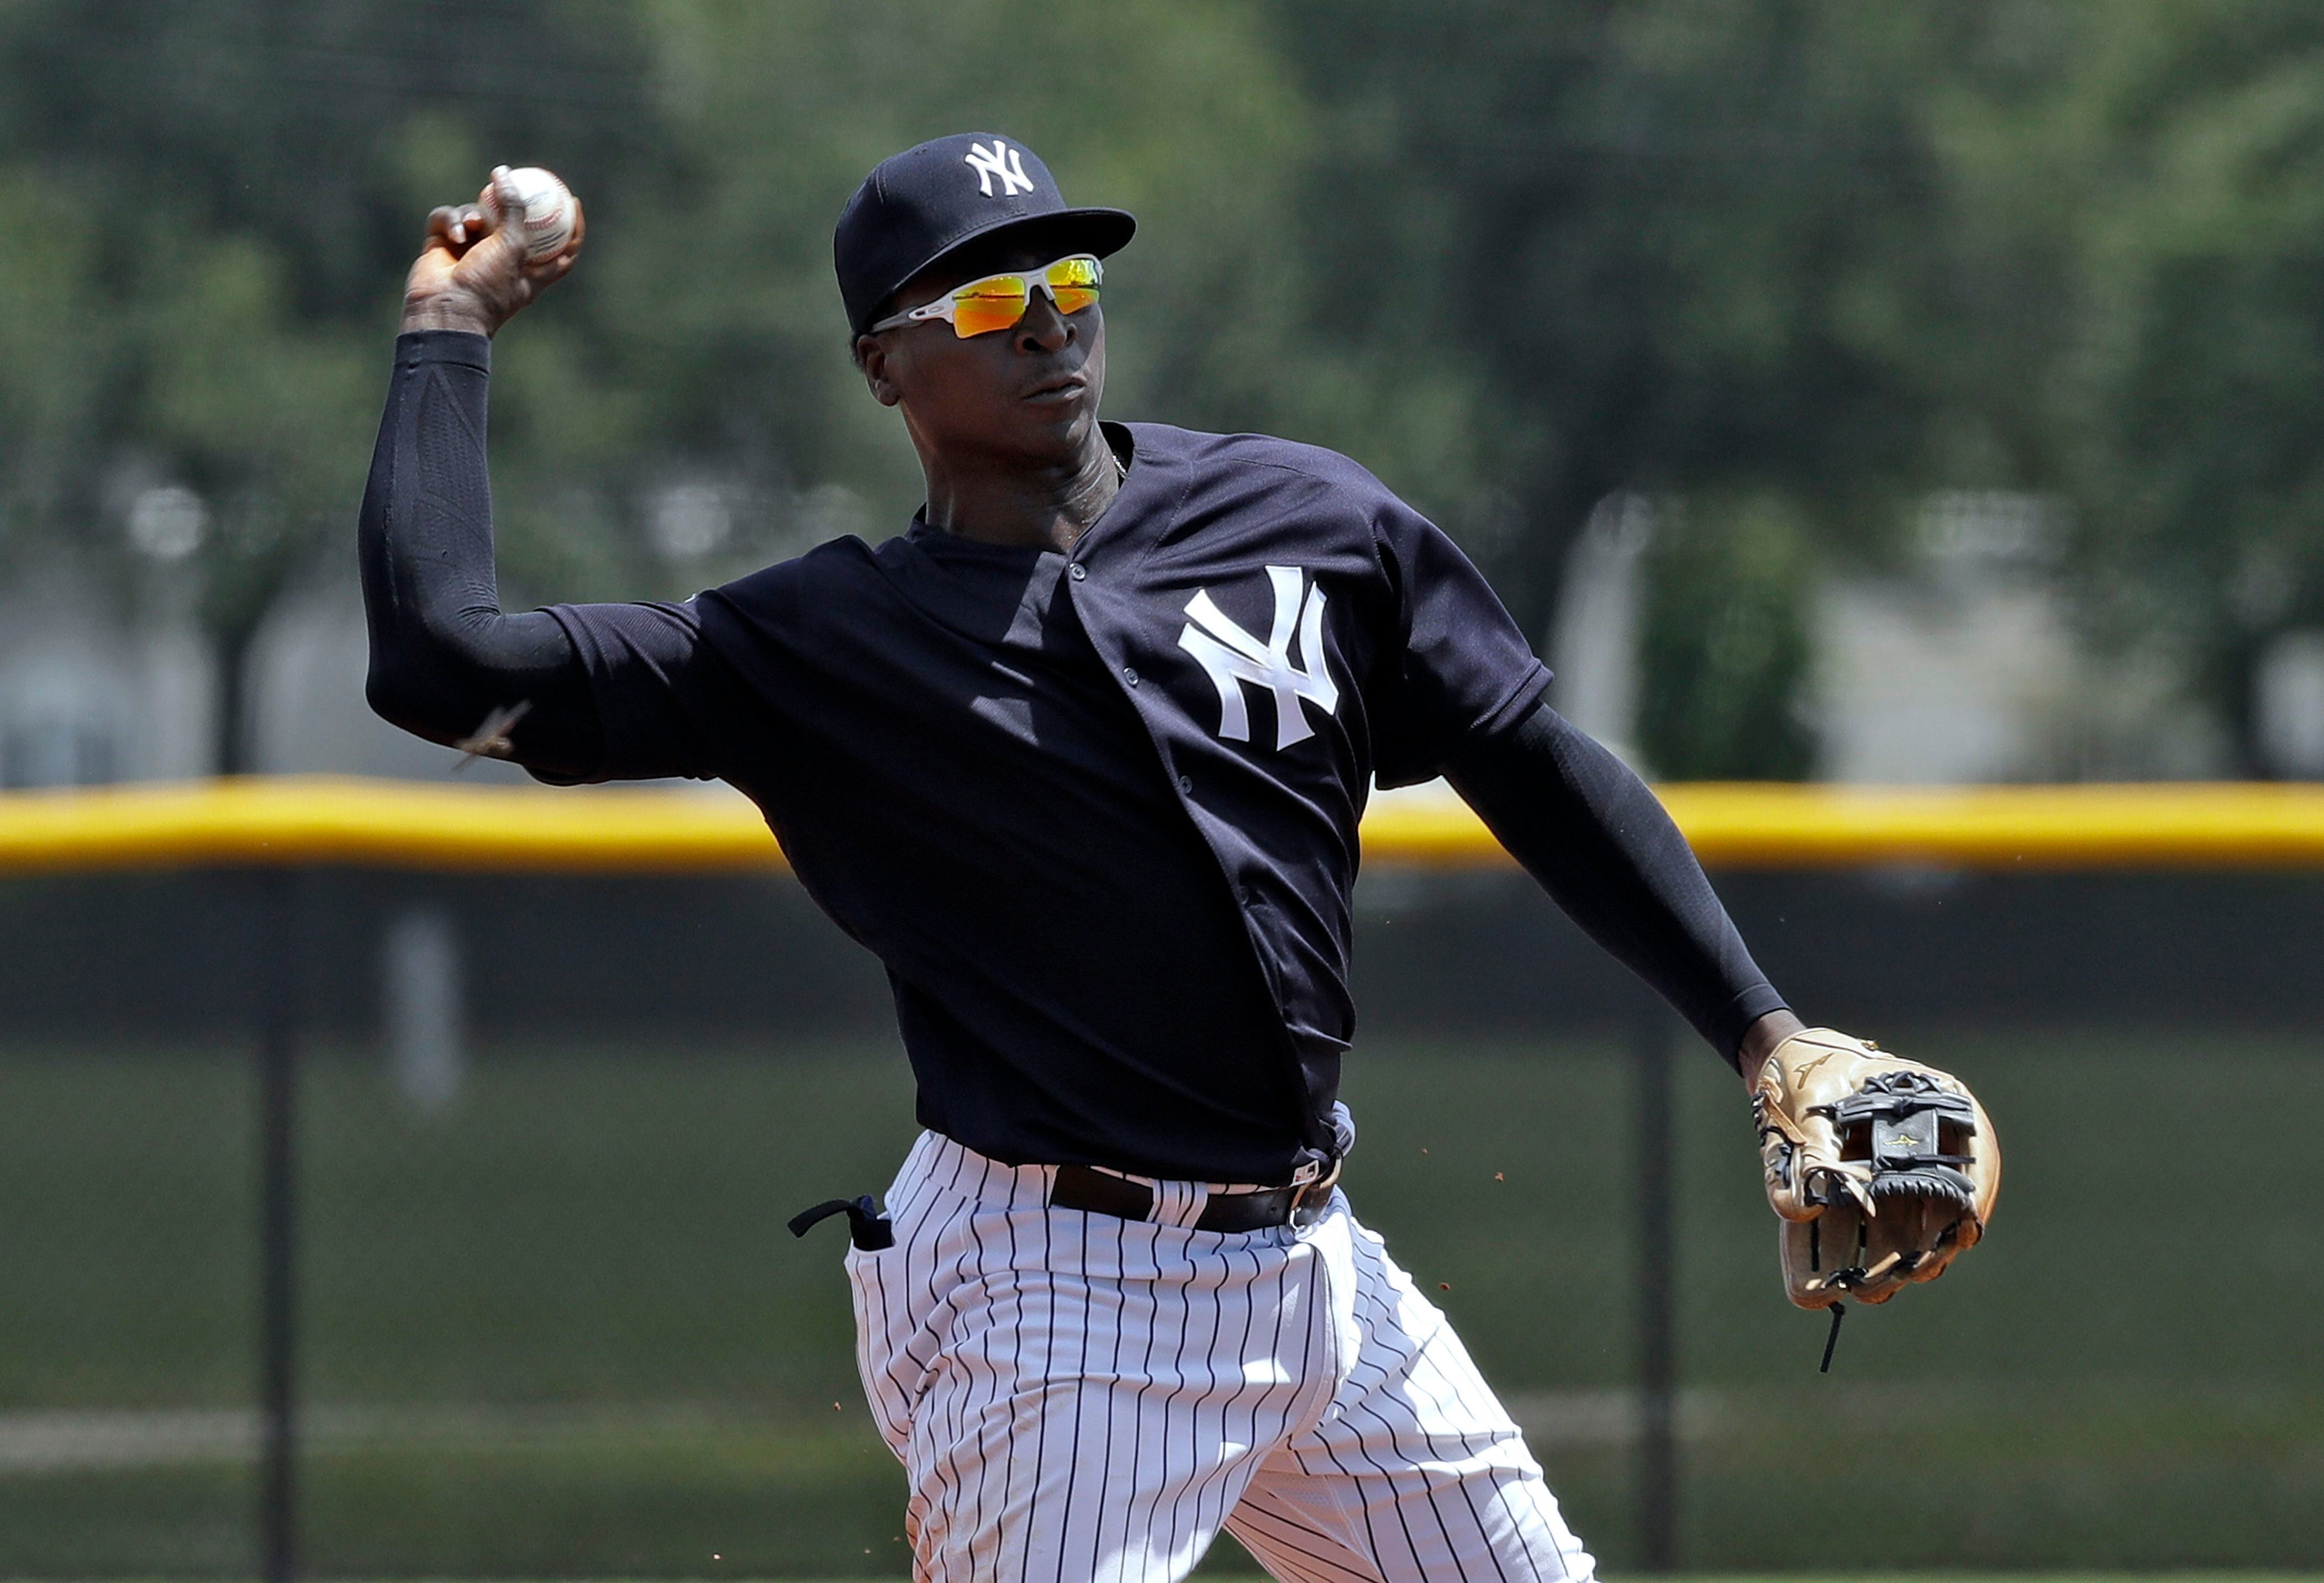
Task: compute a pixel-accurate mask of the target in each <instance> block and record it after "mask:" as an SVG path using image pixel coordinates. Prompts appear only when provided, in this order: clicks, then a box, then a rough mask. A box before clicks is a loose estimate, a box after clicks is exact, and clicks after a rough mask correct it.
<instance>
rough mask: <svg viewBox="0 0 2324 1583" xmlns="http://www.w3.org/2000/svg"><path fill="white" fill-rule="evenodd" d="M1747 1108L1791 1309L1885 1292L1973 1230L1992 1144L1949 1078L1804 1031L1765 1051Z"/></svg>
mask: <svg viewBox="0 0 2324 1583" xmlns="http://www.w3.org/2000/svg"><path fill="white" fill-rule="evenodd" d="M1751 1109H1752V1115H1753V1118H1754V1119H1755V1120H1756V1121H1757V1124H1758V1128H1759V1153H1760V1158H1761V1161H1762V1162H1763V1163H1764V1164H1765V1165H1766V1175H1767V1201H1768V1202H1769V1203H1770V1204H1771V1205H1773V1206H1774V1208H1775V1213H1776V1214H1777V1215H1778V1216H1780V1217H1782V1219H1783V1222H1784V1225H1783V1241H1782V1251H1783V1266H1784V1288H1785V1290H1786V1291H1787V1292H1788V1293H1790V1296H1791V1299H1792V1301H1793V1302H1795V1303H1797V1304H1799V1305H1800V1306H1801V1307H1802V1308H1829V1307H1831V1305H1832V1304H1833V1303H1835V1302H1842V1301H1845V1300H1848V1299H1851V1298H1852V1299H1855V1300H1857V1301H1858V1302H1887V1301H1888V1299H1890V1298H1891V1297H1894V1296H1895V1294H1896V1293H1899V1292H1901V1291H1903V1290H1904V1286H1905V1284H1906V1283H1908V1282H1912V1281H1933V1280H1935V1279H1936V1278H1937V1277H1938V1276H1939V1275H1943V1274H1944V1273H1945V1266H1946V1265H1950V1264H1951V1263H1952V1261H1953V1260H1954V1259H1955V1258H1956V1257H1957V1256H1960V1254H1961V1253H1962V1252H1963V1251H1964V1250H1966V1249H1968V1248H1970V1247H1975V1246H1977V1242H1978V1238H1981V1237H1983V1236H1984V1235H1985V1228H1986V1225H1987V1222H1988V1221H1989V1220H1991V1219H1992V1218H1993V1203H1994V1199H1995V1197H1996V1196H1997V1194H1998V1193H1999V1192H2000V1189H2001V1147H2000V1145H1999V1143H1998V1142H1997V1140H1996V1139H1995V1137H1994V1135H1993V1122H1992V1120H1991V1119H1990V1118H1988V1117H1987V1115H1986V1113H1985V1107H1984V1106H1982V1105H1980V1104H1978V1100H1977V1096H1976V1095H1974V1094H1972V1093H1970V1092H1969V1086H1968V1085H1967V1084H1966V1083H1964V1082H1962V1081H1960V1079H1959V1078H1957V1077H1954V1076H1952V1075H1951V1074H1950V1073H1948V1072H1939V1071H1938V1070H1937V1069H1936V1068H1935V1067H1932V1066H1923V1065H1922V1064H1921V1063H1919V1062H1917V1061H1907V1060H1904V1058H1902V1057H1901V1056H1896V1055H1890V1054H1884V1053H1883V1052H1882V1051H1881V1050H1880V1049H1879V1048H1878V1047H1877V1045H1872V1044H1871V1043H1869V1042H1868V1041H1866V1040H1863V1039H1856V1038H1850V1037H1849V1035H1846V1034H1841V1033H1837V1032H1834V1031H1833V1030H1832V1029H1831V1028H1807V1029H1804V1030H1803V1031H1801V1032H1799V1033H1795V1034H1794V1035H1791V1036H1790V1037H1788V1038H1786V1039H1784V1041H1783V1042H1782V1043H1780V1044H1778V1045H1776V1046H1775V1049H1774V1050H1773V1051H1771V1052H1770V1053H1769V1054H1768V1055H1767V1057H1766V1061H1765V1062H1764V1063H1762V1064H1761V1066H1760V1068H1759V1071H1758V1073H1757V1078H1756V1079H1755V1081H1753V1084H1752V1098H1751Z"/></svg>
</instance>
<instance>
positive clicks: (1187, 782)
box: [1178, 775, 1194, 796]
mask: <svg viewBox="0 0 2324 1583" xmlns="http://www.w3.org/2000/svg"><path fill="white" fill-rule="evenodd" d="M1178 789H1179V790H1180V791H1181V792H1184V793H1185V795H1186V796H1194V777H1193V776H1191V775H1182V776H1180V777H1179V778H1178Z"/></svg>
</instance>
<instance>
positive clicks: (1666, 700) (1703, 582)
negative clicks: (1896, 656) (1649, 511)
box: [1638, 494, 1815, 780]
mask: <svg viewBox="0 0 2324 1583" xmlns="http://www.w3.org/2000/svg"><path fill="white" fill-rule="evenodd" d="M1655 515H1656V521H1655V530H1654V537H1653V538H1652V540H1651V541H1650V543H1649V546H1648V548H1647V551H1646V569H1647V574H1648V575H1647V577H1646V608H1645V611H1644V612H1642V613H1643V615H1644V620H1643V621H1641V622H1640V632H1641V638H1642V642H1641V654H1640V676H1639V681H1640V684H1641V685H1640V688H1639V694H1640V705H1639V710H1638V746H1639V748H1640V750H1643V751H1644V753H1645V754H1646V761H1647V763H1648V764H1650V765H1651V766H1652V767H1653V768H1654V770H1655V773H1656V774H1657V775H1662V776H1666V777H1668V778H1671V779H1674V780H1798V779H1802V778H1805V777H1806V776H1807V775H1809V774H1810V773H1811V772H1812V770H1813V769H1814V768H1815V742H1814V739H1813V736H1812V733H1811V732H1809V730H1808V726H1807V716H1806V709H1807V705H1808V703H1809V700H1808V698H1807V696H1806V684H1807V680H1808V667H1809V664H1810V661H1811V659H1812V654H1811V652H1810V649H1809V643H1808V629H1807V621H1806V608H1807V601H1806V594H1808V592H1809V590H1810V588H1811V587H1812V560H1811V557H1810V555H1809V552H1808V542H1807V536H1806V533H1805V531H1804V529H1803V524H1802V522H1801V520H1800V517H1799V513H1798V512H1797V511H1796V510H1795V509H1794V507H1793V506H1792V504H1791V503H1790V502H1789V501H1788V500H1787V499H1786V498H1785V497H1784V496H1781V495H1770V494H1757V495H1743V496H1739V497H1738V496H1730V495H1721V494H1696V495H1693V496H1691V497H1689V498H1687V499H1686V500H1684V501H1681V502H1671V503H1670V504H1669V505H1667V506H1665V509H1663V510H1662V511H1658V512H1656V514H1655Z"/></svg>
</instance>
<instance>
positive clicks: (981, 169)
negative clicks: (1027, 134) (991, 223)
mask: <svg viewBox="0 0 2324 1583" xmlns="http://www.w3.org/2000/svg"><path fill="white" fill-rule="evenodd" d="M967 162H968V168H969V169H970V170H973V171H975V172H976V189H977V190H978V191H979V192H981V193H982V194H984V196H985V197H987V198H991V196H992V179H993V178H994V177H995V176H998V177H1000V178H1001V197H1003V198H1014V197H1015V196H1016V195H1017V194H1019V192H1030V191H1032V190H1033V179H1032V178H1031V177H1030V176H1028V175H1026V174H1025V156H1024V154H1023V152H1020V151H1019V150H1017V149H1012V148H1010V146H1009V145H1008V144H1007V143H1004V142H1002V141H1001V139H1000V138H997V137H996V138H994V139H993V140H992V146H991V148H986V147H985V146H984V145H983V144H982V143H970V144H969V145H968V154H967Z"/></svg>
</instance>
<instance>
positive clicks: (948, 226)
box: [831, 132, 1138, 336]
mask: <svg viewBox="0 0 2324 1583" xmlns="http://www.w3.org/2000/svg"><path fill="white" fill-rule="evenodd" d="M1020 227H1021V228H1023V229H1025V230H1027V231H1028V232H1031V231H1037V232H1039V233H1040V234H1041V235H1054V236H1055V237H1056V242H1057V251H1058V253H1059V254H1060V255H1063V254H1065V253H1095V254H1096V255H1097V256H1098V257H1100V258H1103V257H1105V256H1106V255H1107V254H1109V253H1114V252H1116V251H1118V250H1119V249H1120V247H1121V245H1122V244H1124V243H1126V242H1128V241H1129V240H1130V235H1131V234H1132V233H1134V232H1135V231H1136V230H1137V229H1138V221H1137V218H1136V217H1135V216H1131V215H1130V214H1128V213H1125V212H1124V211H1123V210H1120V209H1075V208H1067V207H1065V195H1064V194H1063V193H1060V192H1059V191H1058V190H1057V183H1056V178H1055V177H1053V176H1051V175H1050V174H1049V168H1048V167H1047V165H1044V164H1043V163H1041V161H1040V159H1039V157H1038V156H1037V155H1036V154H1035V153H1034V152H1033V151H1032V150H1030V149H1028V148H1027V147H1026V146H1025V145H1024V144H1022V143H1015V142H1012V141H1010V139H1008V138H1005V137H1001V136H999V135H997V134H996V133H990V132H963V133H955V134H954V135H953V136H951V137H939V138H937V139H936V140H935V141H934V142H932V143H922V144H920V145H919V146H918V148H909V149H906V150H905V151H904V152H902V153H900V154H894V155H890V157H889V158H887V159H884V160H882V161H880V163H879V165H878V167H877V168H875V169H874V170H872V172H871V175H869V176H866V177H865V178H864V179H863V185H862V186H861V187H859V188H857V189H855V196H854V197H853V198H849V199H848V200H847V207H845V208H844V209H842V210H841V211H840V214H839V228H838V230H837V231H835V233H834V234H833V235H832V239H831V243H832V246H831V251H832V261H833V263H834V265H835V267H836V268H837V270H838V272H839V295H840V298H841V299H842V300H844V302H845V303H846V304H847V323H848V327H850V328H851V329H853V331H854V332H855V333H856V334H857V335H859V336H860V335H862V333H863V332H864V330H865V329H866V328H867V327H869V326H870V325H871V320H872V318H873V316H874V315H875V314H876V313H877V312H878V311H879V308H880V305H881V303H883V302H885V301H887V300H888V299H889V298H890V297H892V296H894V295H895V294H896V291H897V290H898V289H899V288H900V287H901V286H902V285H903V284H904V282H906V281H909V280H910V279H911V278H912V277H913V276H914V275H917V274H918V273H919V272H921V271H922V270H924V269H926V268H927V267H928V266H929V265H930V264H932V263H934V262H936V260H938V259H940V258H942V257H943V256H944V255H945V253H950V252H951V251H952V250H953V249H954V248H956V247H959V246H961V245H963V244H966V243H969V242H973V241H975V240H977V239H978V238H980V237H984V236H990V235H993V234H994V233H995V232H998V231H1004V230H1016V229H1019V228H1020Z"/></svg>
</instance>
